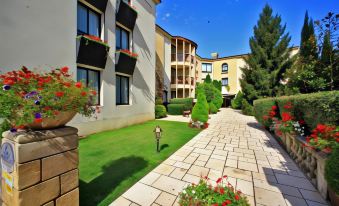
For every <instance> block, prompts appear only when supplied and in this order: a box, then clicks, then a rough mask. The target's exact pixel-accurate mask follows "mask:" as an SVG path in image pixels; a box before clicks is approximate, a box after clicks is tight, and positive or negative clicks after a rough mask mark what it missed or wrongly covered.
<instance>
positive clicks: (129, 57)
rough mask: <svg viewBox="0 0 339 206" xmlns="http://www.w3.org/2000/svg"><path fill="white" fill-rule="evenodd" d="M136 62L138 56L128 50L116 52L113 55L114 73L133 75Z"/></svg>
mask: <svg viewBox="0 0 339 206" xmlns="http://www.w3.org/2000/svg"><path fill="white" fill-rule="evenodd" d="M137 60H138V55H137V54H136V53H133V52H130V51H128V50H119V51H117V52H116V55H115V61H116V64H115V72H120V73H124V74H128V75H133V73H134V69H135V65H136V63H137Z"/></svg>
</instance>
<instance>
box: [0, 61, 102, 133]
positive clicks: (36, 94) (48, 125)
mask: <svg viewBox="0 0 339 206" xmlns="http://www.w3.org/2000/svg"><path fill="white" fill-rule="evenodd" d="M68 70H69V69H68V67H63V68H61V69H55V70H52V71H50V72H45V73H42V72H41V73H38V72H33V71H30V70H28V69H27V68H26V67H23V68H22V69H21V70H18V71H12V72H8V73H6V74H4V75H0V86H1V87H2V90H0V105H1V110H0V117H1V118H3V119H4V124H7V125H9V126H10V130H11V132H16V131H17V130H19V129H35V130H39V129H52V128H57V127H61V126H64V125H65V124H66V123H67V122H68V121H70V120H71V119H72V118H73V117H74V115H75V114H76V113H80V114H82V115H84V116H91V115H92V114H93V113H94V112H95V109H94V108H93V107H92V105H94V104H93V103H94V101H95V96H96V92H95V91H94V90H91V89H90V88H86V87H85V86H84V85H83V84H82V83H81V82H74V81H73V80H72V78H71V75H70V74H69V73H68Z"/></svg>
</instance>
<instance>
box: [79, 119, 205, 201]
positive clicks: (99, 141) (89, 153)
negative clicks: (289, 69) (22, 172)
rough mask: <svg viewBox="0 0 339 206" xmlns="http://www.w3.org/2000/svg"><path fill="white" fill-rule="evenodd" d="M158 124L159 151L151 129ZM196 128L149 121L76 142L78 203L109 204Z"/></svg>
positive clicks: (175, 148)
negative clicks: (160, 133) (78, 162)
mask: <svg viewBox="0 0 339 206" xmlns="http://www.w3.org/2000/svg"><path fill="white" fill-rule="evenodd" d="M156 125H160V127H161V128H162V130H163V135H162V139H161V140H160V145H161V152H160V153H157V152H156V144H155V138H154V134H153V129H154V128H155V126H156ZM199 132H200V130H197V129H192V128H189V127H188V126H187V123H181V122H170V121H157V120H155V121H149V122H146V123H143V124H139V125H134V126H130V127H126V128H122V129H118V130H114V131H107V132H102V133H98V134H94V135H90V136H88V137H87V138H86V139H83V140H81V141H80V146H79V147H80V205H91V206H93V205H109V204H110V203H111V202H112V201H113V200H114V199H116V198H117V197H119V196H120V195H121V194H122V193H123V192H124V191H126V190H127V189H128V188H129V187H131V186H132V185H133V184H134V183H135V182H137V181H138V180H139V179H141V178H142V177H143V176H145V175H146V174H147V173H148V172H150V171H151V170H152V169H154V168H155V167H156V166H157V165H159V164H160V163H161V162H162V161H164V160H165V159H166V158H167V157H169V156H170V155H171V154H173V153H174V152H175V151H176V150H178V149H179V148H180V147H181V146H183V145H184V144H185V143H186V142H188V141H189V140H190V139H191V138H193V137H194V136H195V135H196V134H198V133H199Z"/></svg>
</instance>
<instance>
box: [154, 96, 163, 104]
mask: <svg viewBox="0 0 339 206" xmlns="http://www.w3.org/2000/svg"><path fill="white" fill-rule="evenodd" d="M155 105H163V103H162V99H161V98H156V99H155Z"/></svg>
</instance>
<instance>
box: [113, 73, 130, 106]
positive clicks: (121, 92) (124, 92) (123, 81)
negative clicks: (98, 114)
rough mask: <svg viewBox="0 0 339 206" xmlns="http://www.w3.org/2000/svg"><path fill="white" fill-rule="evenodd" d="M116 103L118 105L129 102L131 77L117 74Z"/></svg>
mask: <svg viewBox="0 0 339 206" xmlns="http://www.w3.org/2000/svg"><path fill="white" fill-rule="evenodd" d="M116 103H117V105H127V104H129V78H128V77H124V76H120V75H117V76H116Z"/></svg>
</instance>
